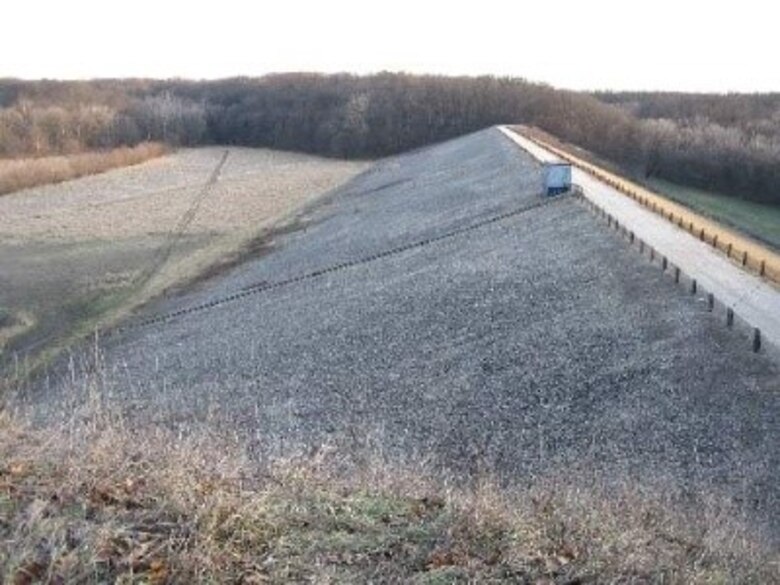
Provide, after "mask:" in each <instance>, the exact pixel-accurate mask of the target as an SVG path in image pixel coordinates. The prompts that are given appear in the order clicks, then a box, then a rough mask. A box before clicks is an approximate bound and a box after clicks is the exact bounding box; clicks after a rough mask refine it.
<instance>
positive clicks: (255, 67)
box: [0, 0, 780, 92]
mask: <svg viewBox="0 0 780 585" xmlns="http://www.w3.org/2000/svg"><path fill="white" fill-rule="evenodd" d="M3 4H4V5H3V7H2V12H1V14H2V19H3V25H4V26H3V27H2V32H1V33H0V77H22V78H31V79H34V78H41V77H48V78H68V79H72V78H91V77H157V78H160V77H187V78H219V77H228V76H234V75H262V74H264V73H268V72H274V71H321V72H336V71H349V72H356V73H370V72H376V71H382V70H390V71H409V72H415V73H423V72H424V73H441V74H468V75H476V74H483V73H492V74H497V75H514V76H521V77H525V78H528V79H531V80H535V81H544V82H547V83H550V84H552V85H555V86H559V87H568V88H573V89H665V90H681V91H720V92H725V91H780V66H778V64H777V55H778V52H780V51H778V46H779V45H780V35H779V34H778V16H780V14H776V13H778V12H780V11H779V10H778V9H776V8H773V7H772V6H773V5H774V3H773V2H770V1H769V0H763V1H760V2H759V1H757V0H740V1H738V2H737V1H734V2H722V1H717V0H716V1H709V2H708V1H703V0H702V1H698V0H650V1H644V2H632V1H630V0H623V1H622V2H621V1H616V0H615V1H613V0H591V1H574V0H555V1H542V0H537V1H534V2H526V1H523V0H515V1H507V2H498V1H495V0H468V1H462V2H457V1H456V0H452V1H449V2H439V1H424V0H412V1H410V0H392V1H381V0H374V1H371V0H364V1H362V2H361V1H352V0H323V1H320V2H316V1H305V0H274V1H272V2H266V1H263V0H257V1H255V2H249V1H245V2H239V1H237V0H217V1H209V2H200V1H198V0H190V1H188V2H181V1H169V0H114V1H111V0H103V1H96V0H67V1H66V0H58V1H55V0H5V2H4V3H3Z"/></svg>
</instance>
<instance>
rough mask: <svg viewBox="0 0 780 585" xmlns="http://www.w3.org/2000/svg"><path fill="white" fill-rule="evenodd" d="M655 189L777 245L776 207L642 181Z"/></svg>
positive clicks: (779, 214) (779, 227) (779, 238)
mask: <svg viewBox="0 0 780 585" xmlns="http://www.w3.org/2000/svg"><path fill="white" fill-rule="evenodd" d="M644 182H645V183H647V184H648V186H650V187H651V188H652V189H654V190H655V191H657V192H659V193H661V194H663V195H666V196H667V197H669V198H670V199H673V200H674V201H677V202H678V203H682V204H683V205H686V206H688V207H690V208H691V209H693V210H695V211H698V212H700V213H702V214H704V215H707V216H709V217H712V218H713V219H716V220H718V221H721V222H723V223H725V224H727V225H731V226H733V227H735V228H737V229H739V230H741V231H743V232H745V233H747V234H749V235H752V236H754V237H756V238H758V239H760V240H762V241H763V242H766V243H767V244H770V245H772V246H774V247H775V248H777V249H780V207H775V206H773V205H764V204H761V203H754V202H752V201H745V200H744V199H737V198H736V197H728V196H726V195H720V194H717V193H709V192H707V191H702V190H700V189H694V188H693V187H685V186H682V185H677V184H675V183H670V182H669V181H664V180H662V179H654V178H651V179H646V180H645V181H644Z"/></svg>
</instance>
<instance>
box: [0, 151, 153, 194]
mask: <svg viewBox="0 0 780 585" xmlns="http://www.w3.org/2000/svg"><path fill="white" fill-rule="evenodd" d="M167 151H168V149H167V147H166V146H164V145H162V144H159V143H155V142H145V143H143V144H139V145H137V146H133V147H122V148H114V149H112V150H106V151H100V152H86V153H81V154H70V155H63V156H47V157H43V158H25V159H12V160H2V161H0V195H5V194H7V193H13V192H14V191H19V190H21V189H27V188H29V187H37V186H39V185H48V184H51V183H61V182H62V181H68V180H70V179H76V178H78V177H83V176H85V175H94V174H97V173H103V172H105V171H108V170H110V169H116V168H119V167H128V166H131V165H136V164H139V163H142V162H144V161H147V160H150V159H153V158H157V157H159V156H162V155H163V154H165V153H166V152H167Z"/></svg>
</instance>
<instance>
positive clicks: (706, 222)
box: [522, 133, 780, 284]
mask: <svg viewBox="0 0 780 585" xmlns="http://www.w3.org/2000/svg"><path fill="white" fill-rule="evenodd" d="M522 135H523V136H524V137H525V138H527V139H528V140H530V141H531V142H533V143H535V144H536V145H538V146H540V147H542V148H544V149H546V150H548V151H550V152H552V153H553V154H555V155H556V156H558V157H560V158H562V159H564V160H566V161H567V162H569V163H571V164H572V165H574V166H576V167H577V168H579V169H581V170H583V171H585V172H586V173H588V174H589V175H591V176H592V177H594V178H596V179H598V180H599V181H601V182H603V183H606V184H607V185H609V186H610V187H612V188H613V189H615V190H617V191H618V192H620V193H622V194H623V195H626V196H628V197H630V198H631V199H633V200H634V201H636V202H637V203H639V204H640V205H642V206H643V207H645V208H647V209H648V210H650V211H652V212H654V213H656V214H657V215H660V216H661V217H663V218H665V219H667V220H668V221H670V222H671V223H673V224H675V225H677V226H678V227H679V228H680V229H684V230H686V231H687V232H689V233H690V234H691V235H693V236H694V237H696V238H698V239H699V240H701V241H702V242H706V243H707V244H709V245H711V246H712V247H713V248H714V249H716V250H720V251H721V252H723V253H724V254H725V255H726V256H727V257H728V258H729V259H731V260H732V261H733V262H735V263H736V264H738V265H741V266H742V267H743V268H746V269H749V270H750V271H752V272H754V273H756V274H758V275H759V276H761V277H762V278H764V279H766V280H768V281H771V282H773V283H775V284H780V254H778V253H776V252H774V251H772V250H770V249H768V248H767V247H765V246H762V245H760V244H759V243H757V242H754V241H752V240H750V239H748V238H746V237H743V236H741V235H739V234H737V233H735V232H733V231H732V230H730V229H728V228H726V227H724V226H722V225H721V224H719V223H717V222H715V221H713V220H710V219H707V218H705V217H703V216H702V215H699V214H698V213H696V212H694V211H691V210H690V209H688V208H687V207H685V206H683V205H680V204H678V203H675V202H673V201H670V200H669V199H667V198H666V197H664V196H662V195H659V194H658V193H655V192H653V191H650V190H649V189H647V188H646V187H642V186H640V185H638V184H636V183H633V182H632V181H629V180H627V179H624V178H623V177H620V176H618V175H615V174H614V173H610V172H609V171H605V170H604V169H602V168H600V167H598V166H596V165H594V164H591V163H589V162H587V161H585V160H583V159H581V158H579V157H577V156H574V155H572V154H570V153H569V152H567V151H565V150H563V149H561V148H558V147H556V146H554V145H552V144H549V143H548V142H546V141H544V140H541V139H539V138H537V137H535V136H530V135H528V134H526V133H523V134H522Z"/></svg>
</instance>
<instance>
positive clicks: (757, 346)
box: [575, 189, 761, 352]
mask: <svg viewBox="0 0 780 585" xmlns="http://www.w3.org/2000/svg"><path fill="white" fill-rule="evenodd" d="M575 195H576V196H577V198H578V199H580V200H581V201H583V202H584V203H585V204H586V205H587V206H588V207H589V208H590V209H591V210H592V211H593V212H594V213H595V214H596V215H597V216H598V217H601V218H603V219H605V220H606V222H607V226H608V227H611V228H614V229H615V230H616V231H617V232H618V233H620V234H621V235H622V236H624V237H626V238H628V241H629V243H630V244H631V245H633V244H635V243H636V244H638V246H639V253H640V254H641V255H644V254H645V248H647V250H648V251H649V258H650V262H655V260H656V255H657V254H656V251H655V248H653V247H652V246H650V245H648V244H646V243H645V242H644V241H643V240H642V239H641V238H638V237H637V236H636V235H635V234H634V232H633V231H631V230H628V229H627V228H626V227H625V226H621V225H620V222H619V221H618V220H617V219H616V218H614V217H612V215H610V214H609V213H607V212H606V211H604V210H603V209H602V208H601V207H599V206H598V205H596V204H595V203H593V201H591V200H590V199H588V198H586V197H585V196H584V194H583V192H582V189H575ZM745 254H747V252H745ZM661 270H662V272H664V273H666V272H667V271H668V270H669V260H668V258H667V257H666V256H661ZM672 272H673V275H674V282H675V283H678V284H679V283H680V281H681V277H682V274H683V273H682V270H681V269H680V267H679V266H674V267H673V271H672ZM699 289H700V287H699V284H698V282H697V281H696V279H695V278H691V279H690V284H689V291H690V293H691V294H692V295H696V294H698V293H699V292H700V290H699ZM706 299H707V310H708V311H710V312H712V311H714V310H715V295H714V294H712V293H710V292H708V293H707V295H706ZM725 309H726V327H728V328H729V329H732V328H733V327H734V309H733V308H731V307H725ZM752 348H753V351H754V352H759V351H760V350H761V329H759V328H758V327H753V328H752Z"/></svg>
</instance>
